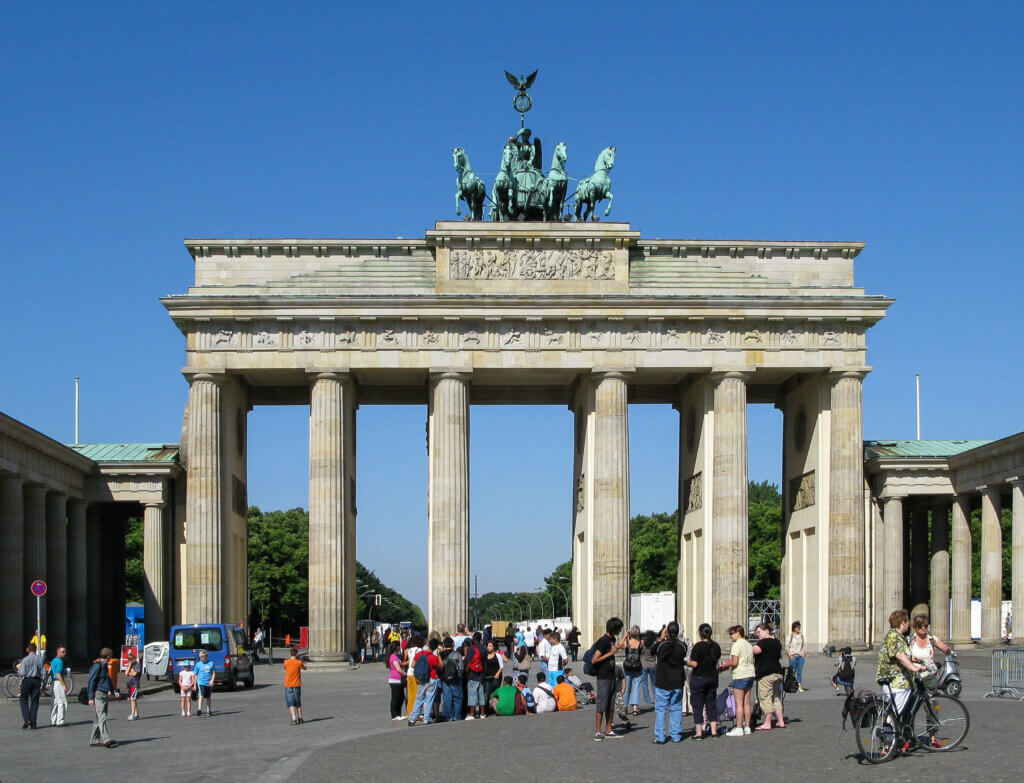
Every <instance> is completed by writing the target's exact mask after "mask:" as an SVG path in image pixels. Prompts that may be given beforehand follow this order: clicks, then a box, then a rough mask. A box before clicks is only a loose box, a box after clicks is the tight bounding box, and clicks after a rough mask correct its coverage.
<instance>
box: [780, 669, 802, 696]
mask: <svg viewBox="0 0 1024 783" xmlns="http://www.w3.org/2000/svg"><path fill="white" fill-rule="evenodd" d="M782 690H784V691H785V692H786V693H796V692H797V691H798V690H800V683H799V682H797V680H796V669H794V668H793V667H792V666H787V667H786V668H785V670H784V671H783V673H782Z"/></svg>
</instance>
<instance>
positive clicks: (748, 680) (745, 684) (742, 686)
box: [729, 677, 754, 691]
mask: <svg viewBox="0 0 1024 783" xmlns="http://www.w3.org/2000/svg"><path fill="white" fill-rule="evenodd" d="M753 684H754V678H753V677H743V678H742V679H739V680H736V679H734V680H733V681H732V683H731V684H730V685H729V687H730V688H732V689H734V690H737V691H749V690H750V688H751V686H752V685H753Z"/></svg>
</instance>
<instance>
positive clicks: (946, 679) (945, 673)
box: [935, 650, 964, 696]
mask: <svg viewBox="0 0 1024 783" xmlns="http://www.w3.org/2000/svg"><path fill="white" fill-rule="evenodd" d="M935 687H936V688H937V689H938V690H941V691H945V692H946V693H948V694H949V695H950V696H959V695H960V691H962V690H963V688H964V682H963V679H961V677H960V663H959V661H958V660H957V657H956V650H950V651H949V653H948V654H947V655H946V662H945V663H944V664H943V665H942V668H941V669H939V674H938V677H937V679H936V681H935Z"/></svg>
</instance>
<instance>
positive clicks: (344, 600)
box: [309, 372, 356, 661]
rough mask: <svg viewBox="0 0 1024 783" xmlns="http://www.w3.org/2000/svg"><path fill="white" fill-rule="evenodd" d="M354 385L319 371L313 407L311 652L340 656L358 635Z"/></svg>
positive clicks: (332, 657)
mask: <svg viewBox="0 0 1024 783" xmlns="http://www.w3.org/2000/svg"><path fill="white" fill-rule="evenodd" d="M354 429H355V384H354V383H353V381H352V379H351V377H350V376H349V375H348V374H347V373H340V372H325V373H319V374H318V375H317V376H316V377H315V378H314V380H313V388H312V392H311V394H310V406H309V648H310V649H309V656H310V659H311V660H320V661H337V660H341V659H342V656H343V654H344V653H345V652H346V651H347V650H351V648H352V646H353V645H352V644H351V643H350V642H351V639H352V637H353V635H354V634H355V624H356V617H355V578H356V576H355V519H354V513H355V502H354V498H352V497H351V496H350V493H351V492H354V490H355V468H354V460H355V453H354V444H355V432H354Z"/></svg>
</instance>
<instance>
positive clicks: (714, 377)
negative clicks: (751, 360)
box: [709, 367, 754, 383]
mask: <svg viewBox="0 0 1024 783" xmlns="http://www.w3.org/2000/svg"><path fill="white" fill-rule="evenodd" d="M753 374H754V368H753V367H735V368H732V369H729V368H722V369H712V370H711V373H710V376H709V377H710V378H711V381H712V382H713V383H721V382H722V381H729V380H734V381H743V382H744V383H746V381H747V380H748V379H749V378H750V377H751V376H752V375H753Z"/></svg>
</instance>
